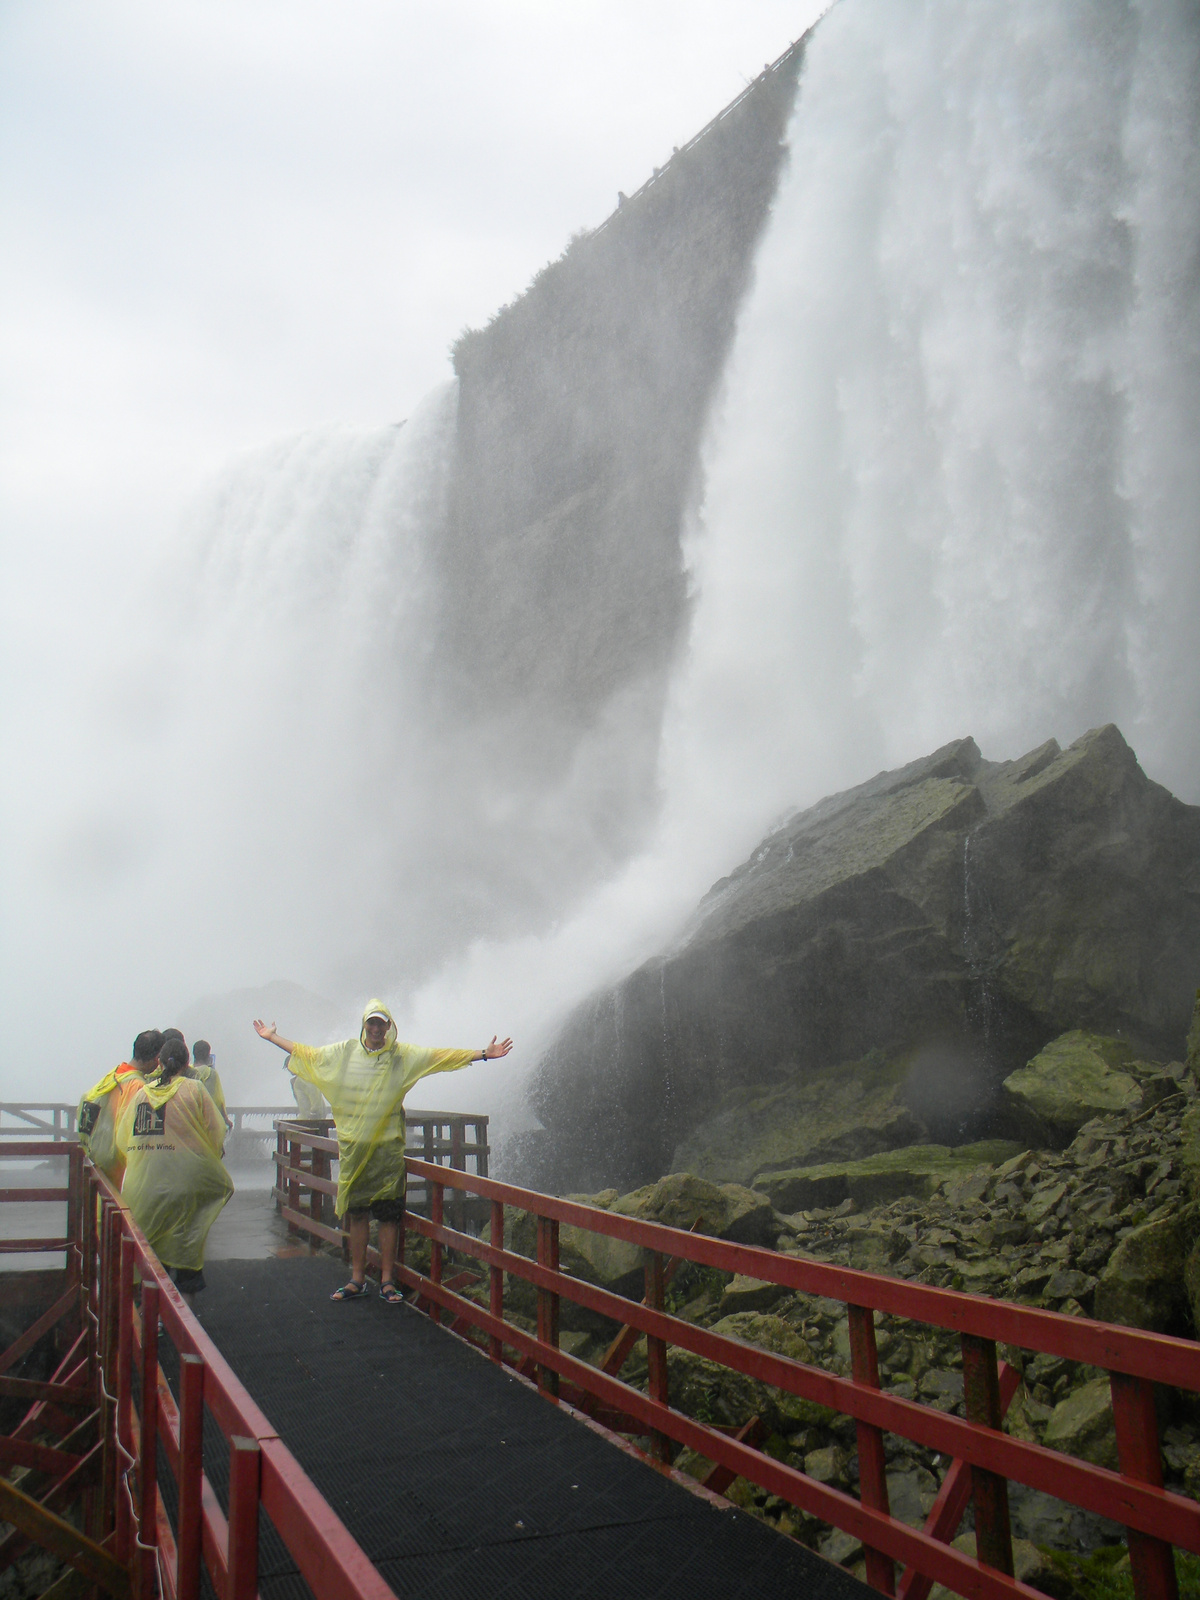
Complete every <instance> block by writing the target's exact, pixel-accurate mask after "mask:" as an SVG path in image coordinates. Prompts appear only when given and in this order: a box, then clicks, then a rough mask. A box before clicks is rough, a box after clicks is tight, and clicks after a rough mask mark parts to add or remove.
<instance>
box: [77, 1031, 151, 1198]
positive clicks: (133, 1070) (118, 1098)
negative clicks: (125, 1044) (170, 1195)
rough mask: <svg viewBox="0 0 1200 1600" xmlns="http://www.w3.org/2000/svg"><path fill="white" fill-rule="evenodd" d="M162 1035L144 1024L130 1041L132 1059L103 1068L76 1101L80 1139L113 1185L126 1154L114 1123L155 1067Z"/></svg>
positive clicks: (122, 1172)
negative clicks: (108, 1068) (82, 1095)
mask: <svg viewBox="0 0 1200 1600" xmlns="http://www.w3.org/2000/svg"><path fill="white" fill-rule="evenodd" d="M162 1044H163V1036H162V1034H161V1033H159V1031H158V1029H157V1028H146V1029H145V1030H144V1031H143V1032H142V1033H139V1034H138V1036H137V1038H136V1039H135V1040H134V1041H133V1060H132V1061H122V1062H121V1064H120V1066H118V1067H114V1068H113V1070H112V1071H111V1072H106V1073H105V1075H104V1076H103V1077H102V1078H101V1079H100V1082H99V1083H98V1084H96V1085H95V1086H94V1087H93V1088H91V1089H89V1090H88V1092H87V1093H86V1094H85V1095H84V1097H83V1099H82V1100H81V1101H80V1102H79V1113H78V1120H77V1122H76V1127H77V1128H78V1129H79V1142H80V1144H81V1145H82V1146H83V1148H84V1150H85V1151H86V1153H87V1154H88V1155H89V1156H90V1157H91V1159H92V1161H93V1163H94V1164H95V1165H96V1166H97V1167H99V1168H100V1171H101V1172H102V1173H103V1174H104V1176H105V1177H106V1178H107V1179H108V1180H109V1182H110V1183H112V1184H113V1185H114V1186H115V1187H116V1188H118V1189H119V1188H120V1187H121V1180H122V1179H123V1178H124V1176H125V1156H124V1153H123V1152H122V1150H121V1149H120V1148H119V1146H118V1144H117V1125H118V1123H119V1122H120V1119H121V1113H122V1111H123V1110H124V1108H125V1105H126V1103H127V1102H128V1101H129V1100H130V1099H132V1097H133V1096H134V1095H135V1094H136V1093H137V1091H138V1090H139V1089H140V1088H141V1086H142V1084H143V1082H144V1081H145V1080H146V1079H147V1078H148V1077H150V1075H151V1074H152V1073H153V1072H155V1071H156V1070H157V1068H158V1052H159V1051H160V1050H161V1049H162Z"/></svg>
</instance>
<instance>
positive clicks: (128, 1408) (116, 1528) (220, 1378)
mask: <svg viewBox="0 0 1200 1600" xmlns="http://www.w3.org/2000/svg"><path fill="white" fill-rule="evenodd" d="M47 1157H59V1158H66V1159H67V1160H68V1161H69V1173H70V1181H69V1184H68V1186H67V1187H66V1188H59V1189H53V1190H51V1189H37V1190H27V1189H9V1190H0V1202H4V1201H9V1202H12V1201H17V1202H21V1201H27V1200H30V1199H34V1200H39V1201H48V1200H53V1201H59V1202H65V1206H66V1225H65V1227H64V1229H63V1232H62V1234H61V1235H56V1236H55V1237H53V1238H43V1239H21V1240H7V1241H4V1242H3V1243H2V1244H0V1250H4V1251H8V1252H13V1251H39V1252H44V1251H52V1250H60V1251H63V1250H65V1252H66V1259H67V1272H66V1279H65V1285H66V1286H65V1292H63V1293H62V1294H61V1295H60V1296H59V1297H58V1298H57V1299H56V1300H55V1301H54V1303H53V1304H52V1305H51V1306H50V1307H49V1309H48V1310H47V1311H46V1312H44V1313H43V1314H42V1315H41V1316H40V1317H39V1318H37V1320H36V1321H34V1322H33V1323H32V1325H31V1326H30V1327H29V1328H28V1329H27V1330H26V1332H25V1333H24V1334H22V1335H21V1336H20V1337H19V1338H18V1339H17V1340H16V1342H15V1343H14V1344H12V1345H11V1346H10V1347H9V1349H8V1350H7V1351H5V1352H4V1353H3V1354H0V1396H4V1397H7V1398H10V1399H11V1398H13V1397H15V1398H17V1399H20V1400H23V1401H26V1402H27V1403H28V1405H29V1409H28V1411H27V1412H26V1414H25V1417H24V1419H23V1421H22V1422H21V1423H20V1425H19V1426H18V1427H17V1428H16V1429H15V1430H14V1431H13V1432H12V1433H10V1434H9V1435H7V1436H0V1470H4V1471H7V1469H8V1468H9V1467H11V1466H22V1465H23V1466H29V1467H32V1468H34V1469H35V1470H36V1471H37V1473H38V1474H39V1479H38V1481H39V1482H40V1485H41V1487H40V1489H39V1491H38V1494H37V1495H36V1496H35V1495H32V1494H28V1493H26V1492H24V1490H23V1489H19V1488H17V1487H15V1486H13V1485H11V1484H9V1483H8V1482H7V1480H5V1479H4V1478H0V1518H3V1519H4V1520H5V1521H7V1522H9V1523H11V1524H12V1531H11V1532H10V1533H9V1534H8V1535H7V1537H6V1538H5V1539H3V1540H2V1541H0V1569H3V1567H4V1566H5V1565H7V1560H6V1558H8V1559H11V1558H12V1556H13V1555H14V1553H16V1552H17V1551H19V1549H20V1548H22V1547H23V1546H24V1545H27V1544H29V1543H38V1544H41V1545H42V1546H43V1547H44V1548H45V1549H47V1550H50V1551H51V1552H52V1553H53V1554H55V1555H57V1556H58V1557H59V1558H60V1559H62V1560H64V1561H66V1562H67V1563H68V1564H69V1565H70V1566H71V1567H73V1568H74V1569H75V1571H76V1572H78V1573H79V1574H81V1575H82V1577H83V1578H84V1579H86V1580H87V1583H88V1584H89V1585H92V1586H94V1587H95V1588H96V1589H99V1590H101V1591H103V1592H104V1593H105V1594H110V1595H113V1596H114V1597H116V1600H158V1597H161V1600H199V1596H200V1594H201V1592H202V1582H201V1574H202V1571H203V1572H204V1573H205V1574H206V1575H207V1579H208V1583H209V1585H210V1586H211V1592H213V1593H215V1594H216V1595H217V1596H218V1597H219V1600H255V1597H256V1596H257V1592H258V1538H259V1516H260V1512H265V1513H266V1514H267V1516H268V1517H269V1518H270V1519H271V1521H272V1523H273V1524H274V1526H275V1528H276V1530H277V1532H278V1534H279V1536H280V1538H281V1539H282V1540H283V1542H284V1544H285V1545H286V1546H287V1549H288V1550H289V1551H290V1552H291V1554H292V1556H293V1558H294V1560H295V1562H296V1565H297V1567H298V1568H299V1570H300V1573H301V1574H302V1576H303V1578H304V1580H305V1581H306V1582H307V1583H308V1585H309V1587H310V1588H311V1590H312V1592H313V1593H314V1594H316V1595H319V1596H320V1597H321V1600H394V1596H393V1594H392V1591H391V1589H390V1588H389V1587H388V1585H387V1584H386V1583H385V1582H384V1581H383V1579H382V1578H381V1577H380V1576H379V1574H378V1572H377V1571H376V1570H375V1568H374V1566H373V1565H372V1564H371V1562H370V1561H369V1560H368V1559H367V1557H366V1555H365V1554H364V1553H363V1551H362V1549H361V1548H360V1546H359V1545H358V1544H357V1542H356V1541H355V1540H354V1538H353V1537H352V1536H351V1534H350V1533H349V1532H348V1531H347V1530H346V1528H345V1527H344V1526H343V1525H342V1523H341V1522H340V1521H339V1519H338V1518H337V1516H336V1515H335V1514H334V1512H333V1511H332V1510H331V1509H330V1507H329V1505H328V1504H327V1502H326V1501H325V1500H324V1499H323V1498H322V1496H321V1495H320V1494H319V1493H318V1492H317V1490H316V1488H315V1487H314V1485H313V1483H312V1482H311V1480H310V1479H309V1478H308V1476H307V1474H306V1473H305V1472H304V1471H303V1469H302V1468H301V1467H300V1465H299V1463H298V1462H297V1461H296V1459H295V1457H294V1456H293V1455H292V1454H291V1452H290V1451H289V1450H288V1449H287V1448H286V1447H285V1446H284V1445H283V1444H282V1443H281V1442H280V1440H279V1438H278V1435H277V1431H276V1429H275V1428H274V1427H273V1426H272V1425H271V1423H270V1422H269V1421H268V1419H267V1418H266V1417H265V1416H264V1415H263V1413H262V1412H261V1411H260V1410H259V1409H258V1407H257V1406H256V1405H255V1403H254V1401H253V1400H252V1399H251V1397H250V1395H249V1394H248V1393H247V1392H246V1390H245V1389H244V1388H243V1387H242V1385H241V1384H240V1383H239V1381H238V1380H237V1378H236V1377H235V1376H234V1374H233V1372H232V1370H231V1369H230V1367H229V1365H228V1364H227V1362H226V1361H225V1359H224V1357H223V1356H222V1355H221V1353H220V1351H219V1350H218V1349H217V1348H216V1346H215V1345H214V1344H213V1343H212V1341H211V1340H210V1339H209V1337H208V1335H207V1334H206V1333H205V1332H204V1329H203V1328H202V1327H201V1326H200V1324H199V1323H198V1322H197V1321H196V1319H195V1317H194V1316H193V1315H192V1313H191V1312H190V1311H189V1310H188V1309H187V1307H186V1306H185V1304H184V1302H183V1300H182V1298H181V1297H180V1295H179V1293H178V1291H177V1290H176V1288H175V1286H174V1284H172V1282H171V1281H170V1279H169V1278H168V1277H167V1275H166V1273H165V1272H164V1271H163V1268H162V1266H161V1265H160V1264H159V1262H158V1260H157V1258H156V1257H155V1255H154V1253H153V1252H152V1251H151V1249H150V1247H149V1245H148V1244H147V1243H146V1240H145V1238H144V1237H143V1235H142V1233H141V1232H140V1230H139V1229H138V1227H137V1225H136V1223H135V1222H134V1221H133V1218H132V1216H131V1215H130V1213H129V1210H128V1208H127V1207H126V1206H125V1205H124V1203H123V1202H122V1200H121V1197H120V1195H119V1194H118V1193H117V1192H116V1191H115V1190H114V1189H113V1188H112V1186H111V1185H110V1184H109V1182H108V1180H107V1179H106V1178H105V1177H104V1176H103V1175H102V1174H101V1173H99V1172H98V1171H97V1170H96V1169H95V1168H94V1167H93V1166H92V1165H91V1163H90V1162H88V1161H86V1160H85V1158H84V1156H83V1152H82V1150H81V1149H80V1148H79V1146H78V1144H72V1145H63V1144H62V1143H58V1144H55V1143H53V1142H45V1143H40V1144H31V1143H29V1142H27V1141H24V1140H22V1141H20V1142H19V1143H18V1142H10V1143H0V1162H8V1161H21V1160H27V1159H31V1158H35V1159H38V1160H45V1159H46V1158H47ZM59 1323H66V1324H67V1325H68V1326H67V1339H66V1343H67V1347H68V1348H67V1353H66V1355H65V1356H64V1358H63V1359H62V1360H61V1361H60V1363H59V1365H58V1367H57V1368H56V1370H55V1372H54V1373H53V1375H52V1378H51V1380H50V1381H49V1382H45V1383H42V1382H34V1381H32V1380H26V1379H23V1378H20V1377H13V1376H11V1375H9V1374H10V1369H11V1368H12V1367H13V1366H15V1365H16V1364H17V1362H18V1361H19V1360H20V1359H21V1357H22V1356H24V1355H25V1354H26V1353H27V1352H28V1351H29V1350H31V1349H32V1348H33V1346H34V1344H35V1343H36V1342H37V1341H38V1340H39V1339H41V1338H42V1337H43V1336H44V1335H45V1334H46V1333H47V1332H49V1331H50V1330H52V1329H53V1328H55V1327H56V1326H57V1325H58V1324H59ZM160 1323H161V1327H160ZM164 1338H165V1339H167V1340H169V1341H170V1343H171V1344H172V1345H173V1346H174V1349H175V1352H176V1356H177V1359H178V1370H179V1380H178V1384H177V1386H176V1388H174V1389H172V1388H171V1386H170V1385H169V1384H168V1381H167V1378H166V1376H165V1375H164V1372H163V1369H162V1367H161V1365H160V1364H159V1347H160V1340H161V1339H164ZM206 1411H207V1413H208V1415H209V1416H210V1417H212V1419H213V1420H214V1421H215V1422H216V1424H217V1426H218V1427H219V1429H220V1431H221V1433H222V1434H223V1436H224V1438H225V1441H226V1443H227V1445H228V1449H229V1500H228V1515H226V1514H225V1513H224V1512H223V1511H222V1510H221V1507H220V1504H219V1502H218V1500H217V1496H216V1493H215V1491H214V1489H213V1487H212V1484H211V1483H210V1482H209V1479H208V1477H207V1475H206V1474H205V1472H204V1467H203V1457H202V1434H203V1429H204V1416H205V1412H206ZM34 1435H36V1436H37V1441H38V1442H34V1440H33V1436H34ZM48 1436H55V1442H54V1443H53V1444H48V1443H46V1442H44V1441H45V1440H46V1439H47V1437H48ZM160 1448H161V1452H162V1457H163V1459H164V1460H165V1463H166V1469H167V1471H168V1472H170V1474H171V1476H172V1477H173V1478H174V1480H175V1495H174V1496H173V1497H172V1498H173V1500H174V1503H175V1504H176V1506H177V1512H176V1515H175V1517H174V1519H172V1518H171V1517H170V1516H169V1515H168V1512H167V1507H166V1502H165V1501H164V1498H163V1495H162V1493H161V1491H160V1488H159V1480H158V1471H159V1452H160ZM74 1504H79V1505H80V1506H81V1508H82V1517H81V1520H82V1523H83V1526H82V1529H80V1528H78V1527H76V1526H74V1525H72V1524H71V1523H70V1522H68V1521H66V1520H65V1519H64V1518H63V1517H62V1516H61V1515H60V1514H59V1513H60V1512H62V1511H63V1510H67V1509H70V1507H71V1506H72V1505H74ZM57 1590H58V1585H55V1591H56V1592H57ZM64 1592H70V1593H74V1592H76V1591H75V1590H73V1589H71V1590H64Z"/></svg>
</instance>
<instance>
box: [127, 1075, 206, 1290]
mask: <svg viewBox="0 0 1200 1600" xmlns="http://www.w3.org/2000/svg"><path fill="white" fill-rule="evenodd" d="M170 1050H171V1046H170V1045H169V1044H168V1045H165V1046H164V1047H163V1057H164V1061H163V1068H164V1077H163V1079H162V1081H160V1082H158V1083H147V1084H143V1085H142V1087H141V1088H140V1089H139V1090H138V1091H137V1093H136V1094H135V1095H133V1096H132V1097H131V1099H130V1100H129V1102H128V1103H127V1104H126V1106H125V1108H124V1111H123V1112H122V1115H121V1120H120V1122H119V1124H118V1127H117V1143H118V1144H119V1145H120V1147H121V1149H122V1150H123V1151H124V1153H125V1162H126V1167H125V1185H124V1188H123V1190H122V1195H123V1197H124V1199H125V1201H126V1202H127V1203H128V1206H129V1209H130V1211H131V1212H132V1213H133V1220H134V1221H135V1222H136V1223H137V1225H138V1227H139V1228H140V1229H141V1230H142V1232H143V1233H144V1234H145V1235H146V1240H147V1242H148V1244H149V1245H150V1248H151V1249H152V1250H153V1251H154V1253H155V1255H156V1256H157V1257H158V1259H159V1260H160V1261H161V1262H162V1264H163V1266H164V1267H167V1268H170V1269H174V1270H172V1274H171V1275H172V1277H175V1276H176V1273H177V1272H181V1273H185V1274H188V1275H189V1279H190V1280H191V1281H187V1282H186V1284H185V1282H184V1281H181V1280H180V1279H179V1278H176V1281H177V1282H178V1283H179V1287H180V1289H181V1290H183V1289H185V1288H186V1291H187V1292H189V1293H190V1292H194V1291H195V1290H196V1289H200V1288H203V1286H204V1285H203V1281H202V1280H200V1281H195V1280H196V1279H199V1274H200V1269H201V1268H202V1267H203V1266H204V1244H205V1241H206V1240H207V1238H208V1230H209V1229H210V1228H211V1227H212V1225H213V1223H214V1222H215V1221H216V1220H217V1217H218V1215H219V1214H220V1211H221V1208H222V1206H224V1204H225V1202H226V1201H227V1200H228V1199H229V1197H230V1195H231V1194H232V1193H233V1180H232V1179H231V1178H230V1176H229V1174H228V1172H226V1170H225V1167H224V1164H223V1163H222V1161H221V1152H222V1149H223V1147H224V1143H225V1124H224V1123H223V1122H222V1120H221V1117H220V1115H219V1113H218V1111H217V1108H216V1106H215V1105H214V1104H213V1101H212V1098H211V1096H209V1095H208V1094H207V1093H206V1092H205V1090H204V1089H203V1088H201V1086H200V1085H199V1084H198V1083H196V1082H195V1081H194V1080H193V1079H192V1078H189V1077H187V1076H186V1067H187V1050H186V1049H185V1048H184V1047H183V1046H182V1045H180V1046H178V1051H179V1054H180V1055H181V1057H182V1060H181V1061H180V1062H179V1063H178V1066H177V1067H176V1070H175V1071H174V1072H172V1073H171V1074H170V1075H169V1076H167V1069H168V1065H169V1062H168V1059H167V1058H168V1053H169V1051H170Z"/></svg>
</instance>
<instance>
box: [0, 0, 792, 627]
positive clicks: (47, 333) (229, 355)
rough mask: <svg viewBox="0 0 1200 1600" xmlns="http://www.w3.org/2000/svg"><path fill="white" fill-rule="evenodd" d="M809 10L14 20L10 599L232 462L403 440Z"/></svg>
mask: <svg viewBox="0 0 1200 1600" xmlns="http://www.w3.org/2000/svg"><path fill="white" fill-rule="evenodd" d="M821 9H822V7H821V5H820V4H818V3H816V0H738V3H736V4H734V3H731V0H724V3H717V4H714V3H705V0H687V3H682V0H650V3H646V0H640V3H634V0H603V3H586V0H573V3H571V4H569V5H567V4H562V3H560V0H555V3H538V0H490V3H489V0H477V3H468V0H437V3H425V4H413V3H406V0H392V3H388V4H383V3H379V0H353V3H351V0H320V3H318V0H236V3H235V0H203V3H200V4H183V3H174V0H166V3H164V0H141V3H138V0H134V3H122V0H105V3H104V4H102V5H96V4H94V3H92V0H77V3H67V0H4V3H3V4H0V139H2V155H0V162H2V166H0V207H2V216H3V227H4V237H5V248H4V251H3V256H2V260H0V319H2V322H0V370H2V371H3V374H4V378H3V398H2V401H0V405H2V410H0V434H2V440H3V443H2V446H0V448H2V450H3V457H2V473H3V479H2V493H3V501H2V510H3V514H4V522H5V532H6V536H7V539H15V541H16V546H17V549H16V551H15V552H14V551H13V550H12V549H11V548H9V549H7V550H6V556H8V558H9V559H10V560H12V561H13V562H14V563H15V566H13V567H10V569H9V571H10V577H12V576H13V574H14V572H16V573H18V574H19V572H20V571H22V570H23V569H24V568H25V566H26V565H28V563H29V560H30V555H31V551H30V544H31V542H32V543H38V544H43V545H44V542H45V541H49V542H50V543H51V544H52V545H53V548H54V560H55V564H56V565H57V564H58V562H59V560H60V559H61V558H62V556H63V555H64V554H66V555H67V556H68V558H69V559H70V560H71V561H73V560H74V559H75V558H76V556H78V555H80V554H82V548H83V547H87V546H89V545H94V544H96V543H98V544H99V545H100V547H101V548H100V550H99V551H98V552H96V551H93V555H92V557H91V558H89V559H88V561H87V567H88V576H87V582H88V583H89V584H90V583H91V582H93V581H95V580H97V579H100V580H102V579H103V578H105V577H106V576H107V577H111V575H112V571H113V564H114V562H115V561H116V560H117V558H118V550H119V549H120V548H121V547H123V546H126V545H128V544H129V543H130V542H133V543H134V544H135V545H136V543H137V541H138V539H139V538H141V537H143V536H150V537H154V538H157V537H169V528H170V509H171V507H172V506H173V505H175V504H176V503H177V502H178V499H179V497H180V496H181V494H183V493H185V492H186V490H187V489H188V487H189V486H192V485H194V484H195V483H196V482H197V481H198V480H200V479H202V478H203V477H204V476H206V475H207V474H208V473H209V472H211V471H213V470H214V469H215V468H217V467H218V466H219V465H220V464H221V463H222V462H223V461H224V460H225V459H226V458H227V457H228V456H229V454H230V453H231V452H234V451H236V450H238V449H240V448H243V447H247V446H253V445H256V444H259V443H261V442H262V441H264V440H266V439H270V438H273V437H275V436H277V435H280V434H283V433H288V432H291V431H294V430H297V429H301V428H304V427H307V426H309V425H311V424H317V423H324V422H329V421H335V420H337V421H341V420H348V421H361V422H385V421H390V420H397V419H399V418H400V417H403V416H406V415H407V414H408V413H409V411H410V410H411V408H412V407H413V405H414V404H415V403H416V401H417V399H418V398H419V397H420V396H421V394H422V393H424V392H425V391H426V390H427V389H428V388H429V387H430V386H431V385H433V384H434V383H436V382H438V381H440V380H441V379H442V378H443V377H444V376H446V375H447V372H448V364H447V351H448V347H449V345H450V343H451V341H452V340H453V338H454V337H455V335H456V334H457V333H458V332H459V331H460V329H462V328H463V327H464V326H467V325H477V324H479V323H481V322H483V321H485V320H486V319H487V318H488V316H489V315H490V314H491V313H492V312H493V311H495V310H496V309H497V308H498V307H499V306H500V305H502V304H503V303H504V302H505V301H507V300H509V299H511V298H512V297H513V296H515V295H517V294H519V293H520V291H521V290H522V288H523V287H524V286H525V285H526V283H527V282H528V280H529V278H530V276H531V275H532V274H533V273H534V272H535V271H536V270H537V269H538V268H539V267H540V266H541V265H542V264H543V263H544V262H545V261H546V260H548V259H550V258H552V257H554V256H556V255H558V254H559V252H560V251H561V250H562V248H563V247H564V245H565V244H566V242H567V240H568V238H569V236H570V235H571V233H572V232H574V231H575V230H577V229H579V228H586V227H590V226H593V225H595V224H596V223H598V222H599V221H600V220H601V219H602V218H603V217H604V216H605V215H607V213H608V212H609V211H611V210H612V208H613V206H614V204H615V201H616V194H617V190H618V189H625V190H627V191H629V190H632V189H634V188H636V187H637V186H638V185H639V184H640V183H641V182H642V181H643V180H644V179H645V178H646V177H648V176H649V174H650V172H651V170H652V168H653V167H654V166H656V165H658V164H660V163H661V162H662V161H663V160H664V159H665V158H666V157H667V156H668V155H669V154H670V152H671V148H672V146H673V145H676V144H680V143H682V142H683V141H684V140H686V139H687V138H688V137H690V135H691V134H693V133H695V132H696V131H697V130H698V129H699V128H700V127H701V126H702V125H703V124H704V123H705V122H706V121H707V120H708V119H709V118H710V117H711V116H712V115H713V114H714V113H715V112H716V111H717V110H719V109H720V107H721V106H723V105H724V104H725V103H726V102H728V101H729V100H730V99H731V98H733V97H734V96H735V95H736V94H737V93H738V92H739V90H740V89H741V88H742V86H743V85H744V84H745V83H746V81H747V80H749V79H750V78H752V77H753V76H754V75H755V74H756V73H758V72H759V71H760V70H761V68H762V66H763V64H764V63H765V62H766V61H768V60H770V59H773V58H774V57H775V56H777V55H778V54H779V53H780V52H781V51H782V50H783V49H785V48H786V46H787V45H788V43H789V42H790V41H791V40H792V39H793V38H796V37H798V36H799V34H800V33H802V32H803V31H804V29H805V27H806V26H807V25H808V24H809V23H810V22H811V21H812V19H813V17H814V16H815V15H816V14H817V13H818V12H819V11H820V10H821ZM34 565H35V567H36V569H37V573H38V576H39V577H40V576H42V575H43V573H44V564H43V562H41V561H37V562H36V563H34ZM93 569H95V570H93ZM6 609H8V608H6ZM22 611H23V614H24V616H25V618H26V619H28V615H29V614H28V610H27V609H26V608H25V607H22Z"/></svg>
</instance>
